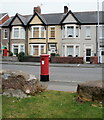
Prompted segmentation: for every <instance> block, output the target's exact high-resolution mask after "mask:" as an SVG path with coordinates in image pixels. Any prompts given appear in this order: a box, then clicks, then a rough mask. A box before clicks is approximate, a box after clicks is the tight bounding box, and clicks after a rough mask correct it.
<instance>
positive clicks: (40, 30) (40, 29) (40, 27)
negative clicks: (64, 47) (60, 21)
mask: <svg viewBox="0 0 104 120" xmlns="http://www.w3.org/2000/svg"><path fill="white" fill-rule="evenodd" d="M34 28H39V37H36V38H46V30H45V27H44V26H31V31H30V32H31V38H35V37H34V36H33V30H34ZM42 28H44V37H42V36H41V32H42Z"/></svg>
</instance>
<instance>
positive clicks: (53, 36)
mask: <svg viewBox="0 0 104 120" xmlns="http://www.w3.org/2000/svg"><path fill="white" fill-rule="evenodd" d="M50 37H51V38H55V27H50Z"/></svg>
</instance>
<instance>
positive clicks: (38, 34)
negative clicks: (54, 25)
mask: <svg viewBox="0 0 104 120" xmlns="http://www.w3.org/2000/svg"><path fill="white" fill-rule="evenodd" d="M31 37H32V38H44V37H45V28H44V27H43V26H32V27H31Z"/></svg>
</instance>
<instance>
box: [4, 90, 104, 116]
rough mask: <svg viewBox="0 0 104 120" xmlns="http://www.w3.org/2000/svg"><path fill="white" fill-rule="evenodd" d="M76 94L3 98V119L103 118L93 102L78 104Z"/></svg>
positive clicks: (56, 92) (58, 93)
mask: <svg viewBox="0 0 104 120" xmlns="http://www.w3.org/2000/svg"><path fill="white" fill-rule="evenodd" d="M75 98H76V93H69V92H61V91H46V92H43V93H39V94H37V95H36V96H32V97H28V98H23V99H18V98H15V97H7V96H3V97H2V115H3V118H102V109H103V108H100V107H94V106H92V104H93V103H92V102H85V103H78V102H76V100H75Z"/></svg>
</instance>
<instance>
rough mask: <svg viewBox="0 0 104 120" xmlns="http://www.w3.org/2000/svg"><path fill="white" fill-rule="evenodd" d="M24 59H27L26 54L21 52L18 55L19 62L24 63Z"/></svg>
mask: <svg viewBox="0 0 104 120" xmlns="http://www.w3.org/2000/svg"><path fill="white" fill-rule="evenodd" d="M24 58H25V53H24V52H20V53H19V54H18V60H19V61H20V62H23V61H24Z"/></svg>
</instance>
